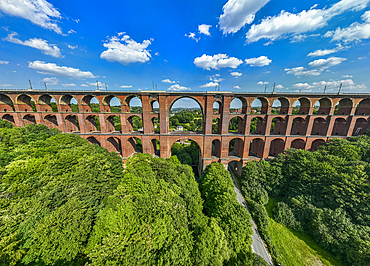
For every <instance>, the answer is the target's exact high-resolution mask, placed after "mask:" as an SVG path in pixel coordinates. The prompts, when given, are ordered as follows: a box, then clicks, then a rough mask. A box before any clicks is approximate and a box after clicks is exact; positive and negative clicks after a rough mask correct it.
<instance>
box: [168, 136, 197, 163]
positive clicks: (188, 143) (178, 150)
mask: <svg viewBox="0 0 370 266" xmlns="http://www.w3.org/2000/svg"><path fill="white" fill-rule="evenodd" d="M173 155H176V156H177V158H178V159H179V161H180V162H181V163H183V164H188V165H190V166H194V167H197V166H198V164H199V158H201V149H200V146H199V145H198V143H197V142H196V141H194V140H191V139H186V140H177V141H176V142H175V143H173V144H172V146H171V156H173Z"/></svg>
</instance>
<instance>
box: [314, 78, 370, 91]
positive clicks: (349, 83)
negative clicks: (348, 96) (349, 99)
mask: <svg viewBox="0 0 370 266" xmlns="http://www.w3.org/2000/svg"><path fill="white" fill-rule="evenodd" d="M340 84H342V89H343V90H365V89H367V86H366V85H365V84H356V83H355V82H354V81H353V80H352V79H343V80H332V79H331V80H330V81H319V82H314V83H312V85H314V86H320V87H324V86H326V87H327V88H329V87H332V88H338V89H339V86H340Z"/></svg>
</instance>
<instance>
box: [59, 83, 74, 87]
mask: <svg viewBox="0 0 370 266" xmlns="http://www.w3.org/2000/svg"><path fill="white" fill-rule="evenodd" d="M62 86H63V87H64V88H70V87H76V84H74V83H66V84H62Z"/></svg>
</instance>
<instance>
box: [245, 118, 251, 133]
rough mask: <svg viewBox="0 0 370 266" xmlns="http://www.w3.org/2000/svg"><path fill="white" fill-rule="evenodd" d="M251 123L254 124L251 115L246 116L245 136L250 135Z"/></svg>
mask: <svg viewBox="0 0 370 266" xmlns="http://www.w3.org/2000/svg"><path fill="white" fill-rule="evenodd" d="M251 122H252V117H251V116H250V115H246V117H245V127H244V134H245V135H249V134H250V130H251Z"/></svg>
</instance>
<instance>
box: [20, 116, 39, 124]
mask: <svg viewBox="0 0 370 266" xmlns="http://www.w3.org/2000/svg"><path fill="white" fill-rule="evenodd" d="M23 122H24V124H36V119H35V116H34V115H31V114H27V115H25V116H23Z"/></svg>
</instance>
